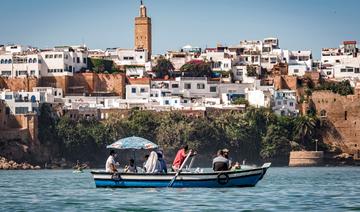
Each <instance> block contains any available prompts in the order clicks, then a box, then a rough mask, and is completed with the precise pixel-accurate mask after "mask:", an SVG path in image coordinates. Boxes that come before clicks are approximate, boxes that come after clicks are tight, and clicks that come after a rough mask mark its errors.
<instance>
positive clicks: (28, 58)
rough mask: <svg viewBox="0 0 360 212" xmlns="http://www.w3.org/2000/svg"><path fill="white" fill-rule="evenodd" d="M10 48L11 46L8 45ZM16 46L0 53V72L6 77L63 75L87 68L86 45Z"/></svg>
mask: <svg viewBox="0 0 360 212" xmlns="http://www.w3.org/2000/svg"><path fill="white" fill-rule="evenodd" d="M10 49H11V47H10ZM23 49H24V48H20V47H17V50H16V51H15V50H14V51H13V52H11V51H7V52H5V53H3V54H0V74H1V76H6V77H27V76H35V77H41V76H63V75H72V74H73V73H74V72H78V71H81V70H85V69H86V68H87V57H88V56H87V49H86V47H79V46H76V47H55V48H53V49H46V50H37V49H26V51H23Z"/></svg>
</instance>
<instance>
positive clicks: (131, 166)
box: [124, 159, 137, 173]
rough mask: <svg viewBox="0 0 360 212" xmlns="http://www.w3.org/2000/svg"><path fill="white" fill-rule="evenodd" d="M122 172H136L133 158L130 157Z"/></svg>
mask: <svg viewBox="0 0 360 212" xmlns="http://www.w3.org/2000/svg"><path fill="white" fill-rule="evenodd" d="M124 172H126V173H137V169H136V166H135V160H134V159H130V164H129V165H126V166H125V169H124Z"/></svg>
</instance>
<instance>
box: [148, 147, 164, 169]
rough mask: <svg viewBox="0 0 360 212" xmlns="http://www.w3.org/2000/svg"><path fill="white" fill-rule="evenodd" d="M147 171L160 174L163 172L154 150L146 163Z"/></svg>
mask: <svg viewBox="0 0 360 212" xmlns="http://www.w3.org/2000/svg"><path fill="white" fill-rule="evenodd" d="M145 170H146V173H159V172H160V170H161V167H160V161H159V158H158V155H157V153H156V152H155V151H154V150H153V151H151V153H150V155H149V158H148V160H147V161H146V163H145Z"/></svg>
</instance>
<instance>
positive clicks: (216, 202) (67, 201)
mask: <svg viewBox="0 0 360 212" xmlns="http://www.w3.org/2000/svg"><path fill="white" fill-rule="evenodd" d="M359 182H360V168H359V167H336V168H335V167H334V168H328V167H324V168H270V169H269V171H268V173H267V175H266V176H265V177H264V179H263V180H262V181H261V182H260V183H259V184H258V185H257V186H256V187H253V188H219V189H215V188H176V189H173V188H171V189H169V188H168V189H166V188H164V189H158V188H157V189H156V188H151V189H140V188H134V189H96V188H95V186H94V182H93V180H92V177H91V175H90V173H89V172H86V173H83V174H73V173H72V171H71V170H41V171H0V191H1V192H0V204H1V211H85V210H92V211H93V210H97V211H165V210H171V211H199V210H201V211H219V210H222V211H225V210H226V211H289V210H291V211H304V210H311V211H314V210H315V211H352V210H360V201H359V196H360V184H359Z"/></svg>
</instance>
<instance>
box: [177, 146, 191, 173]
mask: <svg viewBox="0 0 360 212" xmlns="http://www.w3.org/2000/svg"><path fill="white" fill-rule="evenodd" d="M188 149H189V146H188V145H184V146H183V147H182V148H181V149H180V150H179V151H178V152H177V153H176V156H175V159H174V162H173V164H172V169H173V171H175V172H177V171H178V170H179V169H180V166H181V165H182V164H183V162H184V160H185V158H186V156H187V154H191V152H192V150H191V149H190V151H189V152H188ZM194 155H196V152H194V153H192V155H191V156H194Z"/></svg>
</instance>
